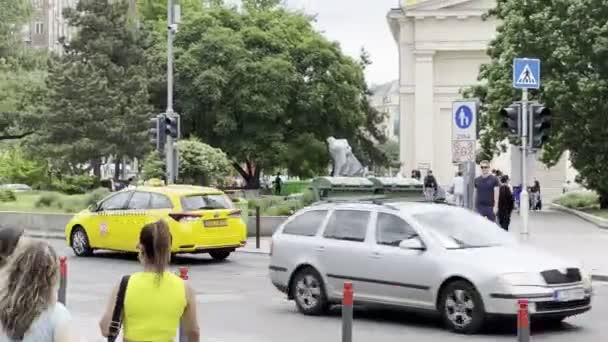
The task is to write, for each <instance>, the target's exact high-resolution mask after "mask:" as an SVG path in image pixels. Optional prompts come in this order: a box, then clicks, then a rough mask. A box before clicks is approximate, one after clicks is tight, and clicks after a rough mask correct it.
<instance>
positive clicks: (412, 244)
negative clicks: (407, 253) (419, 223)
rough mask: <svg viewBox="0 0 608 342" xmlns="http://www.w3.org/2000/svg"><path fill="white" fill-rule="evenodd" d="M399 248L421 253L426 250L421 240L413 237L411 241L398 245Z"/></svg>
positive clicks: (404, 241)
mask: <svg viewBox="0 0 608 342" xmlns="http://www.w3.org/2000/svg"><path fill="white" fill-rule="evenodd" d="M399 248H401V249H413V250H419V251H423V250H425V249H426V247H425V246H424V243H422V240H420V238H418V237H413V238H411V239H407V240H403V241H401V242H400V243H399Z"/></svg>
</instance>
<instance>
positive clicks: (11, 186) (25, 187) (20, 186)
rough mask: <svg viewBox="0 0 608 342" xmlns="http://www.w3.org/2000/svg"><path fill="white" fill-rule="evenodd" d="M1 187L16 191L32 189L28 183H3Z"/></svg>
mask: <svg viewBox="0 0 608 342" xmlns="http://www.w3.org/2000/svg"><path fill="white" fill-rule="evenodd" d="M0 189H2V190H10V191H14V192H27V191H32V187H31V186H29V185H26V184H2V185H0Z"/></svg>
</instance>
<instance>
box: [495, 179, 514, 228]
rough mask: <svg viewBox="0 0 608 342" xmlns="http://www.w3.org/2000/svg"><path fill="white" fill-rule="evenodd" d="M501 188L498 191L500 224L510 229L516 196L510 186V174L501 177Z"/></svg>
mask: <svg viewBox="0 0 608 342" xmlns="http://www.w3.org/2000/svg"><path fill="white" fill-rule="evenodd" d="M500 183H501V185H500V189H499V191H498V215H497V216H498V224H499V225H500V226H501V227H502V228H503V229H504V230H509V225H510V224H511V213H512V212H513V209H514V208H515V198H514V197H513V192H512V191H511V187H510V186H509V176H507V175H504V176H502V177H501V178H500Z"/></svg>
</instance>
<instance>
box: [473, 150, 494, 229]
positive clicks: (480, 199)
mask: <svg viewBox="0 0 608 342" xmlns="http://www.w3.org/2000/svg"><path fill="white" fill-rule="evenodd" d="M480 167H481V176H479V177H477V178H475V209H476V210H477V212H478V213H479V214H480V215H481V216H483V217H485V218H487V219H488V220H490V221H492V222H496V212H497V211H498V190H499V186H500V182H499V181H498V178H496V176H494V175H492V174H491V173H490V162H489V161H487V160H484V161H482V162H481V163H480Z"/></svg>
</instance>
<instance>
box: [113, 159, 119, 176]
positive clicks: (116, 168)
mask: <svg viewBox="0 0 608 342" xmlns="http://www.w3.org/2000/svg"><path fill="white" fill-rule="evenodd" d="M114 179H116V180H118V179H120V158H119V157H117V158H116V160H114Z"/></svg>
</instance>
